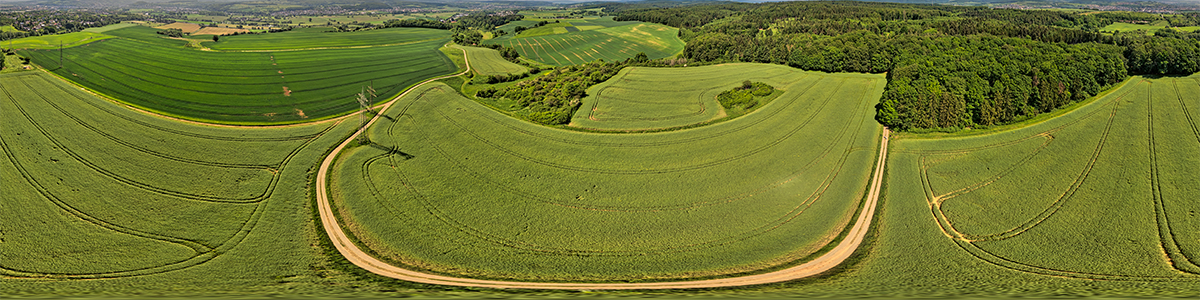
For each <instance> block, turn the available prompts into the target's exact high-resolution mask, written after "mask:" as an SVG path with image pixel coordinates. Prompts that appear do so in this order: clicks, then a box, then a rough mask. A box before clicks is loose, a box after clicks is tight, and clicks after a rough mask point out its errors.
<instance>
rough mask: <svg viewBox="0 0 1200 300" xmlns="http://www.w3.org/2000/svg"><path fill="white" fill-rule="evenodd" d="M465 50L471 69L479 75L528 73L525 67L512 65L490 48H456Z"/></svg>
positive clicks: (498, 52)
mask: <svg viewBox="0 0 1200 300" xmlns="http://www.w3.org/2000/svg"><path fill="white" fill-rule="evenodd" d="M456 47H457V48H462V49H465V50H467V55H468V56H470V57H471V69H472V70H473V71H475V73H476V74H479V75H481V76H482V75H507V74H521V73H525V72H527V71H529V68H526V67H525V66H522V65H518V64H514V63H512V62H510V61H508V60H507V59H504V57H502V56H500V51H496V50H495V49H490V48H480V47H467V46H456Z"/></svg>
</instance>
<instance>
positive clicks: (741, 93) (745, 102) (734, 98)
mask: <svg viewBox="0 0 1200 300" xmlns="http://www.w3.org/2000/svg"><path fill="white" fill-rule="evenodd" d="M773 92H775V87H772V86H770V85H768V84H766V83H762V82H750V81H749V80H747V81H744V82H742V86H739V87H736V88H734V89H732V90H728V91H724V92H721V94H720V95H717V101H720V102H721V106H724V107H725V108H726V109H732V108H738V109H747V108H751V107H754V106H755V105H758V99H757V98H758V97H764V96H767V95H770V94H771V93H773Z"/></svg>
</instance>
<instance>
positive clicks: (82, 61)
mask: <svg viewBox="0 0 1200 300" xmlns="http://www.w3.org/2000/svg"><path fill="white" fill-rule="evenodd" d="M400 29H403V28H400ZM389 30H390V29H388V30H373V31H383V32H389V33H388V34H391V35H394V36H403V32H404V31H403V30H398V31H389ZM154 32H155V29H153V28H149V27H143V26H135V27H129V28H123V29H117V30H112V31H108V32H106V33H104V34H103V35H106V36H117V37H118V38H109V39H106V40H104V41H100V42H93V43H89V44H86V45H84V46H78V47H72V48H67V49H65V50H64V53H63V55H64V56H65V63H64V67H63V68H58V65H59V53H58V51H57V49H53V50H26V51H23V52H22V55H26V56H30V57H32V58H33V62H34V63H36V64H39V65H41V66H43V67H46V68H48V69H50V70H51V71H52V72H54V73H55V74H57V75H58V76H60V77H62V78H66V79H67V80H70V81H73V82H76V83H78V84H79V85H82V86H84V87H86V88H88V89H91V90H93V91H95V92H98V93H100V94H103V95H106V96H108V97H112V98H114V99H116V100H119V101H122V102H124V103H127V104H130V105H132V106H135V107H138V108H141V109H145V110H149V111H154V112H157V113H161V114H164V115H169V116H174V117H178V118H183V119H189V120H196V121H202V122H210V123H225V124H250V125H262V124H285V123H299V122H308V121H315V120H321V119H328V118H332V117H336V116H339V115H344V114H348V113H352V112H354V111H356V110H357V109H358V103H357V102H356V101H355V100H354V94H356V93H358V92H360V91H361V90H362V88H363V87H365V86H368V85H371V84H374V89H375V91H377V92H376V95H378V96H379V98H376V99H375V100H376V101H377V102H379V101H383V100H385V99H386V98H387V97H390V96H393V95H397V94H399V93H400V92H401V91H403V90H404V89H406V88H408V87H409V86H411V85H413V84H415V83H417V82H419V81H421V80H424V79H426V78H430V77H433V76H437V75H442V74H449V73H451V72H453V71H454V70H455V69H456V67H455V66H454V64H453V63H452V62H451V61H450V60H449V59H448V58H447V57H446V56H445V54H443V53H442V52H441V51H438V50H437V49H438V48H439V47H440V46H441V45H442V44H443V43H445V42H446V41H447V40H448V39H447V38H445V37H444V36H443V37H442V38H441V39H436V40H429V41H420V40H418V41H413V40H403V41H410V42H411V43H408V44H401V45H395V46H376V47H363V48H350V49H323V50H305V51H286V50H280V51H273V50H266V51H263V52H220V51H198V50H196V49H194V48H187V47H185V45H187V42H186V41H180V40H173V39H165V38H161V36H160V35H157V34H155V33H154ZM438 32H441V33H446V31H438ZM418 33H420V34H418V35H417V36H416V37H415V38H417V39H424V38H428V37H429V36H426V35H425V34H424V33H425V31H424V30H421V31H419V32H418ZM89 34H91V33H89ZM283 34H286V33H276V34H270V35H261V36H262V37H272V39H280V38H279V35H283ZM259 36H260V35H239V36H235V37H239V38H244V39H253V38H257V37H259ZM300 36H301V35H292V37H300ZM231 38H234V37H228V38H222V39H221V41H222V42H224V41H225V40H228V39H231ZM243 41H244V42H245V43H251V42H250V41H251V40H243ZM281 41H290V42H287V43H283V42H281V44H287V45H300V44H303V42H302V41H295V40H290V39H283V40H281ZM397 41H402V40H397ZM289 43H290V44H289ZM283 87H287V89H288V90H290V91H291V93H290V94H286V95H285V92H284V90H283ZM298 111H303V112H304V114H303V115H301V114H300V113H298Z"/></svg>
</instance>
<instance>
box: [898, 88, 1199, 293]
mask: <svg viewBox="0 0 1200 300" xmlns="http://www.w3.org/2000/svg"><path fill="white" fill-rule="evenodd" d="M1197 95H1200V77H1197V76H1192V77H1164V78H1158V79H1150V78H1142V77H1134V78H1133V79H1130V80H1129V81H1128V82H1127V83H1125V84H1124V86H1123V87H1121V88H1119V89H1117V90H1114V91H1112V92H1111V93H1109V94H1108V95H1106V96H1104V97H1101V98H1099V99H1097V100H1095V101H1093V102H1091V103H1087V104H1086V105H1082V106H1081V107H1079V108H1078V109H1075V110H1074V111H1071V112H1069V113H1067V114H1065V115H1063V116H1061V117H1057V118H1054V119H1050V120H1047V121H1045V122H1042V123H1038V124H1035V125H1031V126H1027V127H1024V128H1020V129H1016V130H1010V131H1004V132H999V133H993V134H985V135H979V136H970V137H957V138H940V139H920V138H917V139H897V140H896V142H894V144H893V145H892V148H893V154H892V161H891V163H890V165H891V168H892V170H891V176H890V178H891V180H892V182H891V183H890V184H889V187H891V188H889V189H890V191H889V195H888V198H889V199H891V201H889V202H892V203H894V205H896V206H898V207H897V208H895V211H896V212H897V213H899V214H904V215H906V216H905V217H903V218H906V219H922V220H929V222H930V223H929V224H930V225H932V226H923V227H927V228H929V229H931V230H933V231H934V232H939V233H941V234H940V236H941V238H940V239H932V240H931V239H930V238H929V236H928V235H925V236H926V238H925V239H924V240H925V241H926V243H929V244H945V243H950V244H951V245H954V247H949V248H947V247H940V251H941V252H930V253H929V254H931V255H938V256H951V257H953V256H959V257H974V259H976V260H977V262H978V263H972V264H982V265H991V266H992V268H995V269H1002V270H1003V269H1006V270H1011V271H1016V272H1022V273H1029V274H1035V275H1049V276H1055V277H1070V278H1082V279H1093V280H1111V281H1143V282H1169V281H1181V282H1193V283H1194V282H1196V281H1197V280H1200V278H1198V277H1197V276H1196V275H1197V274H1200V267H1197V265H1198V264H1200V223H1197V222H1195V220H1196V218H1197V209H1196V207H1197V205H1198V204H1200V200H1198V199H1200V177H1197V176H1196V172H1195V171H1196V170H1200V160H1198V159H1197V156H1196V153H1200V127H1198V126H1197V125H1200V124H1197V122H1200V120H1197V119H1198V118H1200V101H1198V100H1200V98H1197ZM917 137H919V136H917ZM922 200H923V201H922ZM935 220H936V222H934V221H935ZM1062 241H1070V242H1062ZM930 249H931V250H932V249H933V248H930ZM1164 252H1165V253H1164ZM914 263H918V264H919V263H922V262H920V261H917V262H914ZM955 266H959V265H958V264H956V265H955ZM934 268H936V266H934ZM947 268H949V270H948V271H955V269H954V267H947ZM942 271H943V272H945V271H947V270H946V269H942Z"/></svg>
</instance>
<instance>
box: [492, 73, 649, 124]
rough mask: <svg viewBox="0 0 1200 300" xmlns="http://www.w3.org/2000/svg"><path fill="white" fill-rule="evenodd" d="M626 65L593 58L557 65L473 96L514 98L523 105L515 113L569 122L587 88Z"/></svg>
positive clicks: (543, 120)
mask: <svg viewBox="0 0 1200 300" xmlns="http://www.w3.org/2000/svg"><path fill="white" fill-rule="evenodd" d="M626 65H627V63H626V62H615V63H606V62H603V61H596V62H592V63H588V64H584V65H577V66H570V67H563V68H557V69H554V70H553V71H549V73H547V74H544V75H542V76H538V77H537V78H534V79H530V80H526V81H523V82H520V83H517V84H514V85H512V86H508V87H505V88H503V89H499V90H496V89H485V90H483V91H479V92H477V93H476V96H477V97H483V98H505V99H509V100H513V101H515V102H516V103H517V104H518V105H520V106H521V107H522V112H521V113H518V114H517V116H519V117H522V118H525V119H527V120H529V121H533V122H536V123H540V124H549V125H553V124H566V123H568V122H570V121H571V116H572V115H574V114H575V110H576V109H578V108H579V105H580V103H581V101H582V99H583V97H585V96H587V88H588V87H590V86H592V85H595V84H597V83H601V82H604V81H605V80H608V79H609V78H612V76H614V75H616V74H617V72H619V71H620V70H621V68H624V67H625V66H626Z"/></svg>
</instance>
